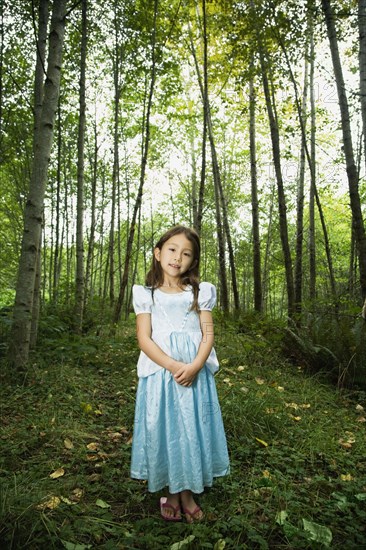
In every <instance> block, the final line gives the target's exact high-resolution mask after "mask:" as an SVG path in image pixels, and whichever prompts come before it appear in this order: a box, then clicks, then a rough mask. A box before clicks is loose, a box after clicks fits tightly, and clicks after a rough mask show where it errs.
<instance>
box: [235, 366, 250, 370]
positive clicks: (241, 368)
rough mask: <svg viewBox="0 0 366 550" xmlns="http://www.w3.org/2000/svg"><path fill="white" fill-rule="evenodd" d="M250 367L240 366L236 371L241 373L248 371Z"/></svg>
mask: <svg viewBox="0 0 366 550" xmlns="http://www.w3.org/2000/svg"><path fill="white" fill-rule="evenodd" d="M247 368H248V367H247V366H245V367H244V366H243V365H240V366H239V367H238V368H237V369H236V370H238V371H239V372H242V371H243V370H245V369H247Z"/></svg>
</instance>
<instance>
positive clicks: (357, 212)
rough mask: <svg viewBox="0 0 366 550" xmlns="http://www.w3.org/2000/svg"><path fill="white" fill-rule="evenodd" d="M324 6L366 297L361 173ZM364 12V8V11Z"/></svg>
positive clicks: (330, 20)
mask: <svg viewBox="0 0 366 550" xmlns="http://www.w3.org/2000/svg"><path fill="white" fill-rule="evenodd" d="M322 8H323V13H324V16H325V22H326V26H327V34H328V39H329V45H330V52H331V55H332V62H333V70H334V76H335V80H336V85H337V93H338V101H339V108H340V112H341V123H342V134H343V148H344V155H345V159H346V170H347V177H348V188H349V195H350V203H351V210H352V225H353V228H354V232H355V237H356V241H357V248H358V260H359V270H360V285H361V292H362V297H363V298H366V234H365V227H364V223H363V218H362V210H361V201H360V195H359V189H358V180H359V174H358V170H357V166H356V163H355V159H354V154H353V145H352V134H351V124H350V116H349V109H348V100H347V95H346V86H345V82H344V78H343V70H342V65H341V60H340V55H339V49H338V40H337V33H336V27H335V22H334V14H333V10H332V7H331V5H330V1H329V0H322ZM361 11H362V10H361Z"/></svg>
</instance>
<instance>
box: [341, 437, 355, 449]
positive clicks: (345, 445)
mask: <svg viewBox="0 0 366 550" xmlns="http://www.w3.org/2000/svg"><path fill="white" fill-rule="evenodd" d="M338 443H339V444H340V446H341V447H342V448H343V449H352V443H351V442H350V441H344V439H339V440H338Z"/></svg>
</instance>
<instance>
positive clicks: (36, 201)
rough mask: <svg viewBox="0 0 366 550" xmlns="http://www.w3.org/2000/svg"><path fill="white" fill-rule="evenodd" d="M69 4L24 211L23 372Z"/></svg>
mask: <svg viewBox="0 0 366 550" xmlns="http://www.w3.org/2000/svg"><path fill="white" fill-rule="evenodd" d="M65 4H66V0H55V1H54V3H53V11H52V21H51V30H50V36H49V55H48V67H47V78H46V82H45V87H44V99H43V103H42V111H41V115H40V129H39V132H38V139H37V143H36V145H35V148H34V159H33V167H32V176H31V181H30V189H29V195H28V199H27V203H26V207H25V215H24V233H23V239H22V249H21V256H20V261H19V271H18V278H17V286H16V297H15V305H14V315H13V324H12V330H11V336H10V346H9V361H10V363H11V364H13V365H14V366H15V367H16V368H22V367H23V366H24V365H25V364H26V363H27V361H28V356H29V345H30V332H31V322H32V308H33V298H34V285H35V277H36V266H37V255H38V253H39V243H40V237H41V231H42V218H43V205H44V196H45V189H46V180H47V171H48V164H49V158H50V153H51V146H52V138H53V131H54V121H55V113H56V110H57V102H58V96H59V90H60V76H61V64H62V49H63V41H64V32H65V17H64V16H65Z"/></svg>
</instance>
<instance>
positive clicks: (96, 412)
mask: <svg viewBox="0 0 366 550" xmlns="http://www.w3.org/2000/svg"><path fill="white" fill-rule="evenodd" d="M94 414H95V415H96V416H101V415H102V414H103V413H102V411H101V410H100V409H95V411H94Z"/></svg>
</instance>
